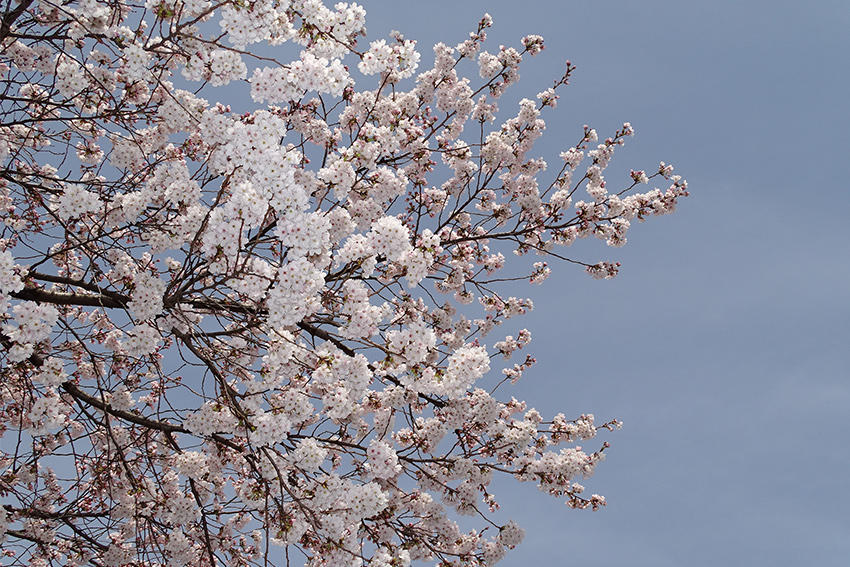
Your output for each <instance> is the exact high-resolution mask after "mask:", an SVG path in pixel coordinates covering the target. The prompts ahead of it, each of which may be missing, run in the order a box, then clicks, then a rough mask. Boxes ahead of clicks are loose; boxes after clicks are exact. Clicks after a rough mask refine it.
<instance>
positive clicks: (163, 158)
mask: <svg viewBox="0 0 850 567" xmlns="http://www.w3.org/2000/svg"><path fill="white" fill-rule="evenodd" d="M491 25H492V19H491V18H490V17H489V16H487V15H485V16H484V17H482V18H481V20H480V21H479V22H478V23H477V26H476V27H475V28H474V29H473V30H472V31H471V33H470V34H469V36H468V37H467V38H464V39H463V40H462V41H461V42H460V43H458V44H457V45H455V46H451V45H447V44H444V43H439V44H437V45H436V46H434V48H433V52H432V54H431V55H430V56H428V57H425V56H424V55H423V54H420V52H419V50H418V47H417V44H416V42H414V41H411V40H406V39H405V38H404V37H403V36H402V35H401V34H400V33H398V32H393V33H391V34H390V37H389V38H386V39H380V38H379V39H375V40H374V41H370V42H369V43H368V45H365V46H363V45H360V44H359V43H358V41H360V40H361V38H362V36H365V34H366V28H365V10H364V9H363V8H362V7H361V6H360V5H358V4H357V3H354V2H339V3H336V4H334V5H333V6H326V5H325V4H324V3H323V2H322V1H321V0H247V1H243V0H225V1H223V2H218V3H213V2H210V1H208V0H146V2H144V9H142V8H141V6H138V5H133V4H129V3H126V2H124V1H123V0H118V1H116V2H112V3H107V2H100V1H97V0H73V1H71V2H68V3H66V4H63V5H62V7H61V9H60V8H59V7H57V6H55V5H54V4H52V3H50V2H34V3H27V2H24V3H22V4H20V7H19V8H16V9H14V10H12V11H11V12H9V13H8V14H6V15H5V16H4V23H3V29H2V30H0V48H2V49H0V76H2V77H3V81H4V83H5V85H4V90H3V92H4V93H9V95H10V96H9V97H8V99H9V100H8V101H5V100H4V105H3V108H2V109H0V118H2V120H0V169H2V175H0V223H2V224H0V229H2V234H0V306H1V307H2V308H1V309H0V339H2V344H3V347H4V348H3V349H2V354H0V382H2V384H3V396H2V399H0V416H2V420H3V422H2V424H0V436H2V437H3V441H4V443H3V447H4V448H3V449H2V451H0V467H2V468H3V470H2V471H0V493H2V494H3V495H4V496H3V502H2V504H3V505H2V506H0V541H3V538H5V541H4V553H6V554H7V555H8V556H9V557H13V556H14V557H15V560H16V561H18V562H20V563H22V564H23V563H28V564H32V565H46V564H54V563H57V562H61V563H68V564H69V565H84V564H97V565H106V566H116V567H123V566H124V565H129V564H133V565H136V564H138V565H150V566H154V565H193V566H195V565H197V566H200V567H214V566H215V565H231V564H232V565H251V564H261V563H262V564H269V565H272V564H276V565H282V564H286V563H287V562H288V561H290V559H287V558H294V557H299V558H304V563H305V564H306V565H310V566H311V567H319V566H322V567H329V566H334V567H335V566H346V567H360V566H363V565H373V566H380V567H407V566H408V565H411V564H413V563H414V562H425V561H427V562H431V563H436V564H441V565H469V566H482V565H492V564H494V563H495V562H497V561H499V560H501V559H503V558H504V557H505V555H506V553H507V552H508V551H509V550H510V549H512V548H513V547H515V546H517V545H519V544H520V543H521V541H522V540H523V537H524V531H523V530H522V528H521V527H520V526H518V525H517V524H516V523H514V522H512V521H507V522H506V523H497V522H496V519H497V516H495V515H493V513H494V512H495V511H496V510H497V509H498V508H499V500H498V497H497V494H496V492H497V490H496V488H495V487H497V486H499V483H497V482H495V479H497V478H499V477H509V478H513V479H515V480H518V481H521V482H531V483H534V484H535V485H537V486H538V488H539V489H540V490H542V491H543V492H545V493H547V494H550V495H552V496H554V497H557V498H561V499H563V500H564V501H565V502H566V504H567V505H568V506H570V507H573V508H581V509H597V508H599V507H601V506H603V505H604V504H605V499H604V497H602V496H599V495H596V494H593V495H591V496H589V497H588V496H586V495H585V493H584V487H583V486H582V485H581V484H579V481H581V482H585V480H584V479H587V478H588V477H590V476H591V475H592V474H593V472H594V470H595V468H596V467H597V466H598V464H599V463H600V462H601V461H602V459H603V457H604V454H605V453H604V451H605V449H607V447H608V444H607V443H606V442H600V441H597V440H596V439H597V435H598V433H599V432H600V431H601V430H613V429H616V428H617V427H618V426H619V422H616V421H609V422H607V423H604V424H601V425H600V424H598V423H597V422H596V421H595V418H594V416H593V414H589V413H584V414H581V415H580V417H578V418H575V419H569V418H568V417H567V416H566V415H565V414H563V413H559V414H556V415H555V416H554V417H552V418H551V419H549V420H547V419H546V418H545V417H544V416H543V415H542V414H541V413H540V412H538V411H537V410H536V409H534V408H533V407H531V406H530V405H529V404H527V403H526V402H524V401H520V400H517V399H516V398H514V397H513V396H511V395H510V394H509V393H506V391H507V390H508V389H510V388H511V387H512V383H514V382H517V381H518V380H519V379H520V377H521V376H523V374H524V373H530V372H532V369H533V368H534V364H535V362H536V359H535V357H534V356H533V353H532V352H531V351H530V345H531V332H530V331H529V330H527V329H524V328H521V327H520V326H516V327H513V324H514V322H513V321H511V323H510V325H511V326H512V330H511V331H509V332H510V333H512V334H507V332H505V333H500V334H497V333H496V329H497V328H498V327H499V326H500V325H503V324H505V323H506V322H507V321H508V320H509V319H512V318H514V317H519V316H522V315H524V314H526V313H528V312H529V311H530V310H531V309H533V307H534V304H533V302H532V300H531V299H530V298H528V297H521V296H519V297H518V296H516V295H513V294H517V295H519V294H518V292H517V289H519V288H518V286H520V285H528V284H544V283H545V282H546V280H547V279H548V278H549V277H550V275H551V274H552V273H553V271H554V270H556V269H557V268H556V266H555V262H554V259H556V258H561V259H563V258H567V257H568V259H569V260H570V261H572V262H574V263H577V264H580V265H582V266H583V267H584V269H585V271H586V272H587V273H588V274H589V275H590V276H592V277H594V278H598V279H610V278H612V277H614V276H616V274H617V272H618V271H619V269H620V265H619V264H618V263H617V262H616V260H609V259H602V260H600V259H598V258H595V257H594V258H591V259H587V258H586V254H589V252H587V251H586V250H584V249H582V248H581V247H580V246H579V245H578V243H579V242H580V241H581V240H582V239H587V240H593V239H599V240H601V241H603V242H605V243H606V244H607V245H609V246H611V247H619V246H622V245H624V244H626V242H627V235H628V232H629V231H630V230H632V229H633V228H634V227H635V226H636V225H637V224H638V221H643V220H645V219H648V218H650V217H654V216H660V215H665V214H668V213H671V212H673V211H674V210H675V209H676V207H677V205H678V202H679V200H680V199H681V198H682V197H684V196H686V195H687V182H686V181H685V180H684V179H683V178H681V177H680V176H678V175H675V174H674V173H673V168H672V166H670V165H669V164H666V163H664V162H661V164H660V165H659V166H658V167H657V168H647V169H646V170H632V171H631V172H630V173H629V174H628V176H626V180H625V182H617V181H615V176H614V175H613V174H612V173H611V171H610V169H609V167H610V165H611V163H613V162H614V159H615V157H616V153H617V152H618V151H619V148H620V147H622V145H623V144H624V143H625V140H626V139H627V138H629V137H631V136H632V135H634V128H633V127H632V126H631V124H629V123H625V124H623V126H622V127H620V128H617V129H616V130H615V131H614V132H613V133H611V134H610V136H608V137H606V136H605V135H604V134H602V133H599V132H597V131H596V130H595V129H593V128H591V127H590V126H585V127H584V128H583V129H581V130H580V131H579V132H578V135H577V140H578V141H577V142H576V143H575V144H574V145H573V146H570V147H567V148H563V151H562V152H560V155H559V158H558V160H557V165H556V166H555V167H550V163H548V162H547V161H546V159H544V158H542V157H539V156H537V155H535V154H534V148H535V143H536V142H537V141H538V140H539V139H540V138H541V137H542V136H543V134H544V132H545V130H546V121H545V120H544V117H545V115H546V113H547V112H550V111H551V110H552V109H554V108H555V107H556V106H557V101H558V97H559V93H560V92H561V89H562V88H564V87H565V86H566V85H567V83H568V82H569V79H570V76H571V73H572V71H573V70H574V68H575V67H574V66H573V65H572V64H571V63H569V62H568V63H567V66H566V70H565V71H563V72H562V73H563V74H561V75H560V76H559V77H557V78H556V80H555V81H554V84H553V85H552V86H551V87H550V88H547V89H545V90H544V91H542V92H540V93H538V94H537V95H536V96H534V95H533V93H532V94H530V95H529V96H528V97H525V98H523V97H517V100H519V103H518V105H515V106H513V107H511V105H509V104H507V103H505V102H504V99H503V95H504V94H505V92H506V91H507V90H508V88H510V87H512V86H513V85H515V84H516V83H517V82H518V81H519V78H520V69H521V67H522V65H523V64H524V63H525V61H526V59H527V57H529V56H536V55H539V54H540V53H541V52H542V51H543V49H544V40H543V38H542V37H540V36H537V35H528V36H525V37H523V38H521V39H520V40H519V43H518V44H517V45H516V46H515V47H512V46H499V47H498V48H497V49H491V50H490V51H488V50H487V49H488V45H487V43H486V42H487V30H488V29H489V28H490V26H491ZM286 42H291V43H292V44H294V45H296V46H297V48H296V52H295V53H293V54H292V57H294V58H293V59H292V60H287V59H286V58H284V56H285V55H286V53H287V51H286V49H268V48H266V47H263V46H261V45H258V44H267V45H269V46H273V47H274V46H278V45H281V44H284V43H286ZM426 59H428V61H426ZM466 62H468V63H469V64H468V65H467V63H466ZM469 69H471V70H472V73H471V75H470V76H467V75H466V74H465V73H466V72H467V71H468V70H469ZM225 85H228V89H227V90H223V89H219V88H218V87H222V86H225ZM178 86H180V87H182V88H178ZM235 92H240V94H238V95H235V96H236V97H242V98H241V99H233V98H232V97H233V96H234V95H233V93H235ZM243 95H244V96H243ZM222 96H229V97H231V101H230V102H231V103H232V106H231V105H229V104H227V101H222V102H215V101H216V100H218V99H219V97H222ZM7 102H8V104H6V103H7ZM552 169H554V170H555V171H554V172H553V171H551V170H552ZM644 185H646V186H647V187H641V186H644ZM654 185H658V187H656V186H654ZM606 250H607V248H606ZM530 257H533V259H529V258H530ZM24 263H26V264H27V265H26V266H24V265H22V264H24ZM508 282H513V283H508ZM510 286H513V287H510ZM499 355H501V357H503V358H504V359H505V360H506V361H508V362H506V363H505V364H506V365H507V366H506V367H504V368H502V369H501V373H500V372H499V371H498V370H497V369H493V371H492V372H491V366H492V364H491V361H492V360H494V359H496V358H497V357H499ZM520 355H521V356H520ZM514 357H517V358H516V359H513V358H514ZM7 442H8V443H7ZM577 443H585V444H587V443H601V448H597V449H596V450H593V448H583V447H582V446H580V445H577ZM67 471H76V474H71V475H69V474H67ZM457 516H465V517H467V519H468V522H466V521H465V522H464V523H463V524H461V523H459V522H458V521H457V520H456V517H457ZM104 518H108V519H109V521H108V522H105V521H104ZM482 518H484V522H485V523H484V524H482V525H480V526H473V525H472V524H473V523H474V522H475V521H477V520H480V519H482ZM467 524H469V525H467ZM35 543H37V545H35ZM278 548H284V549H283V550H281V549H278ZM7 549H8V551H6V550H7ZM281 558H284V559H281ZM292 561H294V559H292Z"/></svg>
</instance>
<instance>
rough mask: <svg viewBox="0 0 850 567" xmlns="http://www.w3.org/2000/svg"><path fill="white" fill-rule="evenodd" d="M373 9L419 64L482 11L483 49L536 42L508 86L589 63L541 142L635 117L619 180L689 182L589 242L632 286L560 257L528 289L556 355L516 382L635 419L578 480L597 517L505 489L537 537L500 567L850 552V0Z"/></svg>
mask: <svg viewBox="0 0 850 567" xmlns="http://www.w3.org/2000/svg"><path fill="white" fill-rule="evenodd" d="M363 4H364V6H365V7H366V9H367V12H368V15H367V25H368V28H369V37H370V39H375V38H377V37H384V36H386V34H387V33H388V32H389V31H390V30H391V29H397V30H399V31H401V32H403V33H404V34H405V36H406V37H407V38H409V39H417V40H419V47H420V50H421V51H422V53H423V59H424V63H426V64H427V63H429V62H430V57H431V55H430V46H431V45H432V44H433V43H435V42H437V41H444V42H445V43H447V44H450V45H454V44H456V43H457V42H459V41H460V40H462V39H463V38H465V36H466V34H467V32H468V31H469V30H471V29H472V28H473V26H474V24H475V22H477V20H478V18H480V16H481V15H482V14H483V13H484V12H485V11H486V12H489V13H490V14H491V15H492V16H493V18H494V20H495V26H494V28H493V29H492V30H491V31H490V44H489V48H490V49H491V50H492V49H495V48H496V46H498V44H499V43H504V44H511V45H517V44H518V40H519V38H520V37H522V36H523V35H525V34H529V33H539V34H541V35H543V36H544V37H545V38H546V46H547V47H546V50H545V51H544V52H543V54H541V55H540V56H538V57H537V58H535V59H532V60H530V61H529V62H528V64H527V65H526V66H525V67H524V69H523V70H522V76H523V80H522V81H521V82H520V84H519V85H518V86H517V87H516V88H515V89H514V90H513V96H514V97H516V99H518V98H521V97H522V96H528V97H533V95H534V94H535V93H537V92H538V91H540V90H543V89H544V88H546V87H547V86H549V84H550V82H551V80H552V79H554V78H555V77H556V76H557V75H558V74H559V73H560V72H561V71H562V68H563V67H562V65H563V61H564V60H565V59H570V60H571V61H572V62H573V63H575V64H576V65H577V66H578V71H577V72H576V73H575V75H574V78H573V81H572V83H571V85H570V86H569V87H568V89H567V90H565V91H563V92H562V93H561V94H562V98H561V100H560V104H559V107H558V108H557V109H556V111H555V112H554V113H550V114H549V115H548V116H547V117H546V119H547V133H546V136H545V137H544V139H543V141H542V142H541V143H540V144H539V146H538V148H537V153H538V154H539V155H541V156H543V157H550V158H551V157H554V156H556V155H557V152H558V151H559V150H560V149H561V148H563V147H564V146H566V145H567V144H570V143H572V142H574V141H575V139H577V137H578V136H579V132H580V128H581V125H582V124H585V123H587V124H590V125H591V126H593V127H595V128H597V130H598V131H599V132H600V135H601V136H604V135H608V134H609V133H613V130H614V129H615V128H616V127H617V126H618V125H620V124H622V123H623V122H624V121H631V123H632V124H633V125H634V126H635V128H636V130H637V136H636V137H635V138H634V139H631V140H629V142H628V144H627V147H626V148H624V149H623V151H621V152H619V154H618V155H617V156H615V159H614V162H613V163H612V166H611V169H610V170H609V171H610V175H609V179H612V180H613V179H618V180H622V179H624V178H625V174H626V172H628V170H629V169H630V168H634V169H641V168H652V167H653V166H655V165H657V163H658V161H659V160H664V161H667V162H669V163H673V164H674V165H675V166H676V169H677V172H679V173H681V174H683V175H684V176H685V177H686V178H687V179H688V181H689V184H690V189H691V197H689V198H688V199H686V200H684V201H682V203H681V206H680V210H679V211H678V212H677V213H676V214H675V215H673V216H668V217H662V218H655V219H651V220H650V221H649V222H647V223H645V224H639V225H636V226H633V228H632V230H631V231H630V234H629V244H628V245H627V246H626V247H625V248H621V249H611V248H606V247H605V246H604V245H598V246H597V245H593V244H591V245H589V246H584V247H578V248H576V249H575V254H576V256H577V257H580V258H581V259H583V260H597V259H616V260H619V261H621V262H622V264H623V266H622V271H621V273H620V276H618V278H617V279H615V280H613V281H606V282H599V281H595V280H591V279H590V278H588V277H587V276H586V275H584V274H583V273H582V272H581V271H580V270H577V269H575V268H573V267H570V266H568V265H562V264H558V265H557V266H553V267H554V274H553V276H552V277H551V278H550V279H549V280H548V281H547V282H546V283H545V284H544V285H543V286H542V287H538V288H534V289H533V290H532V297H533V298H534V300H535V303H536V305H537V310H536V311H535V312H534V313H533V314H532V315H530V316H528V317H527V318H526V319H525V321H524V322H523V324H524V325H525V326H528V328H529V329H531V330H532V332H533V334H534V338H535V340H534V342H533V343H532V347H533V351H534V353H535V355H536V356H537V358H538V360H539V361H540V362H539V363H538V365H537V366H536V367H535V368H534V369H533V371H531V372H529V373H527V374H526V376H525V377H524V378H523V380H522V381H521V382H520V384H518V385H517V386H516V387H515V388H514V390H513V391H511V392H508V393H509V394H512V395H515V396H516V397H518V398H522V399H526V400H527V401H528V402H529V404H530V405H531V406H535V407H537V408H538V409H539V410H540V411H541V412H543V413H544V414H548V415H552V414H553V413H555V412H557V411H565V412H566V413H567V414H568V415H578V414H580V413H582V412H587V411H590V412H593V413H595V414H596V416H597V419H600V420H601V419H603V418H605V419H607V418H610V417H617V418H620V419H622V420H624V422H625V427H624V429H623V430H622V431H619V432H616V433H614V434H610V435H608V436H606V437H605V439H607V440H609V441H610V442H611V443H612V448H611V450H610V455H609V458H608V460H607V461H606V462H605V463H603V464H602V466H601V467H600V468H599V469H598V472H597V474H596V476H595V477H594V478H593V479H591V480H589V481H588V482H587V483H586V485H587V487H588V490H593V491H597V492H600V493H602V494H604V495H606V497H607V498H608V500H609V505H608V507H607V508H606V509H605V510H604V511H601V512H596V513H592V512H577V511H571V510H569V509H567V508H565V507H564V506H563V504H562V503H560V502H558V501H555V500H551V499H549V498H548V497H546V496H545V495H543V494H540V493H538V492H537V490H536V488H535V487H533V486H531V485H518V484H516V483H514V482H505V483H501V484H499V485H498V486H499V492H498V493H497V494H499V495H500V496H501V503H502V506H503V510H502V512H503V513H502V514H501V515H500V517H504V518H509V517H510V518H515V519H517V520H518V521H519V522H520V523H521V524H523V525H524V526H525V527H526V528H527V531H528V533H527V537H526V541H525V543H524V544H523V546H521V547H520V548H519V549H517V550H516V551H514V552H513V553H512V554H510V555H509V556H508V557H507V559H505V562H504V564H505V565H526V564H530V563H532V562H545V564H548V565H561V564H564V565H569V564H581V565H584V566H596V565H599V566H607V565H627V566H630V567H632V566H634V567H637V566H643V565H646V566H650V565H651V566H653V567H663V566H667V565H670V566H678V565H684V564H687V565H693V566H702V565H705V566H712V567H714V566H716V565H719V564H728V565H746V564H754V565H772V566H784V565H788V566H798V565H801V564H817V565H820V566H824V567H826V566H831V565H836V566H838V565H842V566H843V565H846V564H847V563H846V562H847V558H848V557H850V513H848V511H850V474H848V470H850V449H848V433H850V426H848V424H847V418H848V417H850V382H848V377H850V348H848V345H847V343H848V337H850V323H848V321H850V317H848V315H850V286H848V281H850V268H848V260H850V236H848V231H847V221H846V220H845V216H846V214H847V210H848V207H849V206H850V196H848V183H847V181H846V180H847V176H848V171H847V167H846V166H847V163H848V157H847V154H848V149H850V144H848V141H847V135H848V132H850V109H848V94H850V79H848V76H847V69H848V62H847V57H848V55H847V54H848V53H850V34H848V33H847V29H848V27H850V5H848V4H847V3H846V2H838V1H818V2H812V3H808V4H806V5H803V3H799V2H778V1H773V2H725V1H714V2H710V3H709V2H701V3H694V2H652V1H641V2H622V1H607V2H589V1H582V2H554V1H550V2H524V3H518V2H502V1H500V2H479V1H468V2H444V1H433V2H428V3H418V2H407V1H405V2H389V1H365V2H363ZM423 6H424V7H423ZM508 100H509V98H506V100H505V102H504V103H503V104H502V108H503V109H504V110H505V112H506V113H508V112H511V113H512V112H514V109H515V106H513V105H512V104H509V103H508V102H507V101H508ZM618 173H619V175H618ZM494 340H495V339H494ZM594 447H595V445H594Z"/></svg>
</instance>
